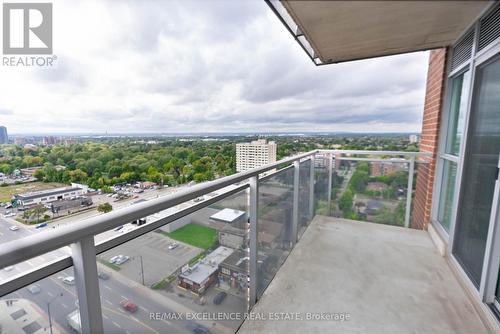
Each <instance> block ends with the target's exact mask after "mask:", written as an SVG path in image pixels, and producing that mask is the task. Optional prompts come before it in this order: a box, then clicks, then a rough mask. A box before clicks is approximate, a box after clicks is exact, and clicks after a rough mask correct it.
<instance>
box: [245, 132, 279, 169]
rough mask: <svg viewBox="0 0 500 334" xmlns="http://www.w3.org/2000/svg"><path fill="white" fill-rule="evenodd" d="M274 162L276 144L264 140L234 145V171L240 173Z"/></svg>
mask: <svg viewBox="0 0 500 334" xmlns="http://www.w3.org/2000/svg"><path fill="white" fill-rule="evenodd" d="M271 162H276V143H275V142H273V141H270V142H269V143H268V142H267V141H266V140H265V139H261V140H256V141H253V142H251V143H244V144H236V171H237V172H242V171H245V170H249V169H252V168H255V167H260V166H264V165H267V164H269V163H271Z"/></svg>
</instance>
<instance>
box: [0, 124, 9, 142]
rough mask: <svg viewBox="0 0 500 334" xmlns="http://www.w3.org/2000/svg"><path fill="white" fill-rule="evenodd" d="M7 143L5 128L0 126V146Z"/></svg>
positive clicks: (7, 137)
mask: <svg viewBox="0 0 500 334" xmlns="http://www.w3.org/2000/svg"><path fill="white" fill-rule="evenodd" d="M8 142H9V136H8V135H7V128H6V127H5V126H0V144H7V143H8Z"/></svg>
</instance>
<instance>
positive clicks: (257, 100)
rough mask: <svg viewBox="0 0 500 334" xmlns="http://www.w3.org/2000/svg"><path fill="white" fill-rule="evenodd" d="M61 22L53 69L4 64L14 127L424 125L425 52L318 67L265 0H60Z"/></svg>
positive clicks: (1, 84) (73, 130)
mask: <svg viewBox="0 0 500 334" xmlns="http://www.w3.org/2000/svg"><path fill="white" fill-rule="evenodd" d="M109 13H114V14H115V15H109ZM88 17H93V18H94V19H93V24H92V25H89V24H88V22H87V18H88ZM54 27H55V28H54V41H55V42H54V54H56V55H57V57H58V60H57V64H56V67H55V68H9V67H5V66H4V67H0V89H1V90H2V93H3V94H2V100H1V101H0V122H1V123H2V125H5V126H6V127H7V128H8V129H9V133H11V134H37V135H43V134H46V135H55V134H67V135H71V134H102V133H105V132H106V131H107V132H108V133H110V134H111V133H117V134H118V133H121V134H134V133H158V134H161V133H200V132H213V133H214V132H217V133H224V132H231V133H233V132H251V133H256V132H257V133H260V132H262V133H264V132H307V131H311V130H313V131H319V132H323V131H324V132H337V131H341V132H378V133H386V132H389V133H390V132H401V133H410V132H415V133H418V132H420V128H421V120H422V110H423V102H424V86H425V77H426V72H427V70H426V69H427V62H428V53H427V52H419V53H413V54H406V55H400V56H392V57H385V58H377V59H371V60H364V61H356V62H352V63H344V64H335V65H329V66H323V67H315V66H313V64H312V63H311V62H310V60H309V59H307V57H305V56H304V54H303V51H302V50H300V48H297V45H296V43H295V41H294V40H293V38H292V37H291V36H290V35H289V34H288V32H287V31H286V29H284V27H283V26H282V24H281V23H280V22H279V20H278V19H277V18H276V17H275V16H274V15H273V14H272V12H270V11H269V10H268V8H267V5H266V4H265V2H263V1H244V2H237V3H235V2H232V1H216V0H214V1H210V2H203V1H197V2H191V1H182V2H175V1H172V2H169V4H168V6H165V3H164V2H162V1H148V2H147V3H143V2H119V1H118V2H116V1H108V2H94V1H75V2H71V3H64V2H57V3H54ZM124 27H126V28H124ZM249 50H251V52H249Z"/></svg>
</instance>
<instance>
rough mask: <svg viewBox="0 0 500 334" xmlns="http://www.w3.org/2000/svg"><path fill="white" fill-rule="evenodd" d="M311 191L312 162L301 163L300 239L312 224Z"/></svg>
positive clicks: (298, 228) (298, 230)
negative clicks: (310, 215)
mask: <svg viewBox="0 0 500 334" xmlns="http://www.w3.org/2000/svg"><path fill="white" fill-rule="evenodd" d="M310 191H311V160H310V159H308V160H306V161H303V162H301V163H300V167H299V210H298V214H299V217H298V218H299V219H298V227H297V233H298V237H299V238H300V237H301V236H302V234H303V233H304V232H305V230H306V228H307V225H309V223H310V222H311V219H310V217H309V205H310V204H309V202H310Z"/></svg>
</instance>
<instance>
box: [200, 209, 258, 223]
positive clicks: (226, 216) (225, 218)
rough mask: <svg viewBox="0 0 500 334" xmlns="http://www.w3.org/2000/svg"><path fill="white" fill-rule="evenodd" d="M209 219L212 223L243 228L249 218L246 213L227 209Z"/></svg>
mask: <svg viewBox="0 0 500 334" xmlns="http://www.w3.org/2000/svg"><path fill="white" fill-rule="evenodd" d="M209 219H210V221H211V222H221V223H225V224H231V225H232V226H237V227H240V228H243V227H245V225H244V224H246V222H247V219H248V218H247V213H246V212H245V211H241V210H235V209H227V208H226V209H223V210H220V211H218V212H216V213H215V214H213V215H211V216H210V218H209Z"/></svg>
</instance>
